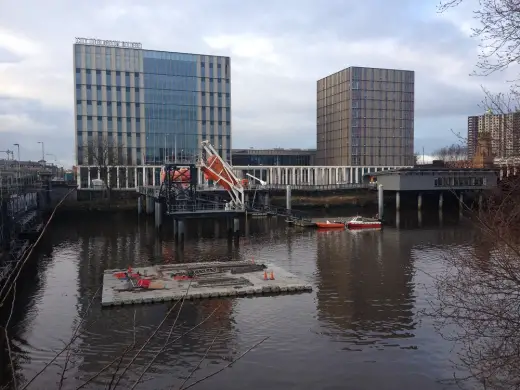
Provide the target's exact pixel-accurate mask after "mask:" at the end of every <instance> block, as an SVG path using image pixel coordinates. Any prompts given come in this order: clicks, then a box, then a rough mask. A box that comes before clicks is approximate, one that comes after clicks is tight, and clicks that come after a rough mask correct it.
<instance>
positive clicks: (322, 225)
mask: <svg viewBox="0 0 520 390" xmlns="http://www.w3.org/2000/svg"><path fill="white" fill-rule="evenodd" d="M316 227H317V228H318V229H345V224H344V223H341V222H330V221H327V222H316Z"/></svg>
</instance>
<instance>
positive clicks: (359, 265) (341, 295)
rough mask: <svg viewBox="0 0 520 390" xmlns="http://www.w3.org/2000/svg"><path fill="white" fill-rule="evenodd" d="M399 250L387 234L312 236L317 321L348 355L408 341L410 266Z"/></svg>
mask: <svg viewBox="0 0 520 390" xmlns="http://www.w3.org/2000/svg"><path fill="white" fill-rule="evenodd" d="M383 235H384V238H383ZM399 246H400V240H399V239H398V235H397V234H396V232H395V231H391V230H385V231H359V232H356V233H351V232H327V233H325V234H318V257H317V264H318V270H319V273H320V280H321V283H320V284H319V292H318V294H317V296H318V309H319V316H320V319H322V320H324V321H326V322H327V323H331V322H332V323H334V324H335V328H334V329H335V330H334V331H333V332H331V331H330V330H329V331H328V333H329V334H330V335H331V336H332V337H335V338H336V340H338V341H339V340H341V341H343V342H346V343H348V344H349V346H348V348H349V349H352V350H360V349H359V348H360V346H362V345H367V344H379V343H380V344H383V345H384V344H392V341H389V340H387V339H393V338H407V337H413V329H414V327H415V323H414V320H413V312H412V307H413V304H414V296H413V289H414V284H413V281H412V279H413V265H412V264H411V262H410V256H409V254H408V255H407V254H406V253H403V252H404V251H403V248H399ZM383 253H384V254H385V255H384V256H383Z"/></svg>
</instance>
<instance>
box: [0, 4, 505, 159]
mask: <svg viewBox="0 0 520 390" xmlns="http://www.w3.org/2000/svg"><path fill="white" fill-rule="evenodd" d="M437 4H438V1H437V0H421V1H417V0H414V1H411V0H410V1H408V0H363V1H354V0H326V1H318V0H283V1H280V0H278V1H274V0H263V1H252V0H218V1H215V0H192V1H177V0H169V1H168V0H146V1H138V0H119V1H118V0H111V1H109V0H105V1H103V0H88V1H83V0H74V1H72V0H47V1H41V0H0V150H5V149H7V148H9V149H13V146H12V144H13V143H14V142H19V143H20V144H21V155H22V156H21V157H22V159H35V160H36V159H39V158H40V157H41V147H40V145H38V144H37V142H38V141H44V142H45V147H46V153H52V154H55V155H56V156H57V158H58V160H60V161H61V162H63V163H66V164H72V162H73V160H74V123H73V109H74V98H73V94H74V85H73V83H74V75H73V67H72V44H73V43H74V37H77V36H78V37H89V38H99V39H114V40H125V41H135V42H141V43H142V44H143V47H144V48H147V49H157V50H168V51H179V52H194V53H203V54H216V55H227V56H230V57H231V61H232V114H233V118H232V119H233V122H232V131H233V147H235V148H242V147H243V148H247V147H266V148H267V147H287V148H290V147H295V148H298V147H301V148H313V147H315V145H316V80H318V79H320V78H322V77H324V76H327V75H328V74H331V73H334V72H336V71H338V70H340V69H343V68H345V67H348V66H369V67H382V68H385V67H388V68H394V67H395V68H401V69H409V70H414V71H415V72H416V78H415V80H416V84H415V92H416V95H415V101H416V105H415V107H416V111H415V149H416V151H421V153H422V147H423V146H424V148H425V152H426V153H427V154H428V153H430V152H431V151H432V150H434V149H436V148H438V147H441V146H443V145H445V144H447V143H451V142H456V141H457V139H456V137H455V136H453V135H452V133H451V130H450V129H453V130H454V131H456V132H462V133H465V132H466V122H467V116H468V115H475V114H479V113H481V112H482V109H481V108H480V107H479V106H478V104H479V102H480V101H481V100H482V92H481V89H480V88H481V87H480V86H481V84H482V83H485V85H486V86H487V87H489V88H491V89H492V90H495V91H499V90H501V89H502V90H503V89H504V88H505V83H504V80H506V79H511V77H509V78H508V76H507V75H506V74H498V75H494V76H493V77H488V78H478V77H472V76H469V74H470V73H471V72H472V70H473V69H474V65H475V63H476V61H477V53H478V50H477V45H478V42H477V41H476V40H475V39H472V38H470V30H469V29H470V27H471V25H472V23H473V22H472V19H471V12H470V9H471V7H472V6H473V5H474V2H473V1H471V0H468V1H467V2H466V4H467V5H466V6H465V7H463V8H459V9H456V10H454V11H451V12H450V13H449V14H446V15H439V14H438V13H436V8H435V7H436V5H437ZM509 72H511V70H510V71H509ZM47 159H48V160H52V159H53V158H52V157H49V156H48V157H47Z"/></svg>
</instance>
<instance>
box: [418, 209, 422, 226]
mask: <svg viewBox="0 0 520 390" xmlns="http://www.w3.org/2000/svg"><path fill="white" fill-rule="evenodd" d="M417 224H418V225H419V227H422V211H421V210H417Z"/></svg>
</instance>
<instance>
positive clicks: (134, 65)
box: [73, 38, 231, 167]
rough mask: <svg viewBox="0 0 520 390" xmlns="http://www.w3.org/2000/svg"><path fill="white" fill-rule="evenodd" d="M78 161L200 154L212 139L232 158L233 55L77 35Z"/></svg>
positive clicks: (159, 159)
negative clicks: (104, 154)
mask: <svg viewBox="0 0 520 390" xmlns="http://www.w3.org/2000/svg"><path fill="white" fill-rule="evenodd" d="M73 52H74V69H75V84H76V88H75V93H74V100H75V102H76V104H75V118H76V126H75V127H76V160H77V165H79V166H80V167H81V166H87V165H98V164H97V163H96V162H95V161H94V160H95V156H96V154H95V152H94V149H98V150H100V145H103V146H106V145H109V146H110V147H109V148H107V149H109V150H110V153H109V154H110V161H109V164H108V165H126V166H132V165H145V164H146V165H159V164H163V163H164V162H165V161H174V160H177V161H190V162H191V161H195V159H196V158H197V156H198V155H199V151H200V143H201V141H202V140H205V139H208V140H210V142H211V143H212V144H213V146H214V147H215V149H217V150H218V151H219V153H220V154H221V155H222V156H223V157H224V158H226V159H228V160H229V159H230V157H231V64H230V58H229V57H220V56H211V55H202V54H185V53H174V52H164V51H155V50H145V49H142V45H141V44H139V43H133V42H119V41H104V40H96V39H86V38H77V39H76V43H75V44H74V47H73Z"/></svg>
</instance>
